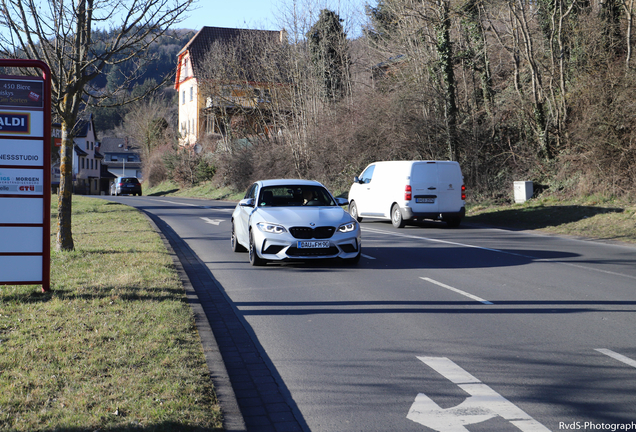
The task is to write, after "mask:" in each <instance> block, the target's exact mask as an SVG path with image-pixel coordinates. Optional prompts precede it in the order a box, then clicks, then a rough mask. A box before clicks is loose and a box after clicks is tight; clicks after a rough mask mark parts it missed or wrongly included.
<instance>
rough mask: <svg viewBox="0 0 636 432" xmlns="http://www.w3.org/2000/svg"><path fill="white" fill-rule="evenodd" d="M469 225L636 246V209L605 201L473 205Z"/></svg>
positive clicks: (546, 200)
mask: <svg viewBox="0 0 636 432" xmlns="http://www.w3.org/2000/svg"><path fill="white" fill-rule="evenodd" d="M466 222H475V223H481V224H486V225H492V226H499V227H505V228H512V229H526V230H539V231H542V232H546V233H552V234H565V235H572V236H577V237H585V238H593V239H599V240H609V241H621V242H627V243H636V205H634V204H633V203H630V202H627V201H620V200H615V199H610V198H602V197H593V196H591V197H586V198H581V199H577V200H567V201H561V200H559V199H557V198H555V197H546V198H539V199H532V200H529V201H526V202H525V203H523V204H512V205H503V206H494V205H472V206H470V207H469V209H468V212H467V217H466Z"/></svg>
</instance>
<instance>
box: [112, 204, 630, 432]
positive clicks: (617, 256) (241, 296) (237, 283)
mask: <svg viewBox="0 0 636 432" xmlns="http://www.w3.org/2000/svg"><path fill="white" fill-rule="evenodd" d="M108 199H111V200H116V201H118V202H122V203H125V204H128V205H132V206H135V207H138V208H140V209H142V210H143V211H145V212H147V213H149V214H152V215H154V216H155V217H157V218H159V219H160V220H161V221H163V222H165V223H166V224H167V225H169V226H170V228H171V229H173V230H174V232H176V233H177V235H178V236H180V237H181V238H182V239H183V240H184V241H185V242H186V243H187V244H188V246H189V247H190V248H191V250H192V251H193V252H194V253H195V254H196V255H197V256H198V257H199V259H200V261H201V262H203V263H205V265H206V266H207V268H208V269H209V271H210V272H211V274H212V275H213V277H214V278H215V279H216V281H217V282H218V285H219V287H220V289H221V290H222V291H223V295H224V296H225V298H226V299H227V300H228V303H229V305H230V307H231V308H232V309H233V310H234V312H235V314H236V316H237V317H238V319H239V322H240V323H241V325H242V326H243V327H244V330H245V331H246V332H247V334H249V335H250V337H251V339H252V341H253V343H254V345H255V346H256V347H257V349H258V351H259V353H260V356H261V357H262V358H263V359H264V361H265V363H266V365H267V368H269V369H270V370H271V372H272V373H273V376H274V377H275V381H276V383H277V385H278V386H279V387H281V388H282V390H283V392H282V393H283V394H284V397H285V399H286V402H288V403H289V404H290V405H291V406H292V407H293V412H294V414H295V417H296V420H297V423H298V424H299V425H300V426H299V427H300V428H301V429H305V430H311V431H383V432H386V431H431V430H437V431H444V432H446V431H448V432H451V431H471V432H474V431H516V430H522V431H545V430H551V431H558V430H630V429H627V428H629V427H631V428H632V429H631V430H636V343H635V340H636V337H635V335H636V331H635V329H634V324H635V323H636V318H635V315H634V312H635V311H636V248H635V247H628V246H621V245H615V244H606V243H601V242H593V241H582V240H577V239H571V238H563V237H557V236H547V235H537V234H533V233H528V232H515V231H509V230H500V229H490V228H483V227H470V226H461V227H460V228H457V229H447V228H445V227H444V226H443V224H436V223H430V224H428V225H424V226H419V227H406V228H404V229H399V230H398V229H394V228H393V227H392V226H391V224H390V223H383V222H367V221H366V220H365V221H363V222H362V233H363V234H362V240H363V257H362V259H361V260H360V263H359V265H358V266H355V267H352V266H348V265H343V264H340V263H338V262H321V263H285V264H271V263H270V264H268V265H267V266H266V267H262V268H254V267H251V266H250V265H249V263H248V257H247V254H246V253H233V252H232V251H231V250H230V242H229V238H230V217H231V212H232V210H233V207H234V205H233V204H231V203H225V202H218V201H202V200H194V199H180V198H172V197H117V198H114V197H110V198H108ZM233 385H238V384H237V383H234V382H233ZM241 409H242V410H244V409H245V408H243V407H242V408H241ZM294 427H297V426H289V430H294ZM612 428H614V429H612ZM621 428H622V429H621ZM279 429H280V430H283V429H284V428H279ZM251 430H265V428H264V427H263V428H262V429H260V428H259V427H257V426H252V427H251Z"/></svg>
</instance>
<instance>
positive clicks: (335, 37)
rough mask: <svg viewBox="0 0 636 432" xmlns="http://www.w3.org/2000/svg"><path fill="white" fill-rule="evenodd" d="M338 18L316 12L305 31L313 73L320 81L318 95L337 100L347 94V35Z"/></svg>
mask: <svg viewBox="0 0 636 432" xmlns="http://www.w3.org/2000/svg"><path fill="white" fill-rule="evenodd" d="M341 21H342V20H341V19H340V17H339V16H338V14H336V13H335V12H333V11H330V10H328V9H323V10H322V11H320V17H319V18H318V21H317V22H316V23H315V24H314V25H313V27H312V28H311V30H310V31H309V32H308V33H307V39H308V41H309V51H310V55H311V60H312V62H313V64H314V68H315V73H316V75H317V76H318V78H319V80H320V81H321V82H322V95H321V96H322V98H323V99H324V100H327V101H338V100H340V99H342V98H343V97H344V96H345V95H346V93H347V84H348V82H349V79H348V78H349V66H350V58H349V54H348V50H347V35H346V34H345V32H344V29H343V28H342V24H341Z"/></svg>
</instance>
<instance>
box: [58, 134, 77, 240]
mask: <svg viewBox="0 0 636 432" xmlns="http://www.w3.org/2000/svg"><path fill="white" fill-rule="evenodd" d="M72 128H73V125H72V124H71V125H70V126H69V124H68V123H67V122H66V121H63V122H62V148H61V151H60V153H61V154H60V190H59V192H58V199H57V244H56V246H57V250H58V251H72V250H74V249H75V245H74V244H73V233H72V231H71V214H72V201H73V137H72V136H70V134H69V130H71V129H72Z"/></svg>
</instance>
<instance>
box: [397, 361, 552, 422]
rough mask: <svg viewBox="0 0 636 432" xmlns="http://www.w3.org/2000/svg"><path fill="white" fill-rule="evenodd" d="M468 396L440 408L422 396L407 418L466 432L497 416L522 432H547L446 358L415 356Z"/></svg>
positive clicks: (414, 404) (419, 395) (419, 396)
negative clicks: (476, 424)
mask: <svg viewBox="0 0 636 432" xmlns="http://www.w3.org/2000/svg"><path fill="white" fill-rule="evenodd" d="M418 359H420V360H421V361H422V362H424V364H426V365H428V366H429V367H431V368H432V369H434V370H435V371H437V372H438V373H440V374H442V375H443V376H444V377H445V378H447V379H448V380H450V381H451V382H452V383H454V384H457V385H458V386H459V388H461V389H462V390H464V391H465V392H466V393H468V394H469V395H470V396H469V397H468V398H466V400H464V402H462V403H460V404H459V405H457V406H455V407H451V408H441V407H440V406H439V405H437V404H436V403H435V402H433V400H431V398H429V397H428V396H426V395H425V394H424V393H420V394H418V395H417V397H416V398H415V402H414V403H413V405H412V406H411V409H410V410H409V413H408V415H407V416H406V418H408V419H409V420H412V421H414V422H416V423H419V424H421V425H424V426H426V427H429V428H431V429H433V430H436V431H438V432H469V431H468V429H466V428H465V427H464V426H466V425H471V424H475V423H481V422H483V421H486V420H489V419H491V418H494V417H497V416H500V417H503V418H504V419H506V420H508V421H510V423H512V424H513V425H515V426H516V427H517V428H518V429H519V430H521V431H523V432H546V431H547V432H550V429H547V428H546V427H545V426H543V425H542V424H541V423H539V422H537V421H536V420H534V419H533V418H532V417H530V416H529V415H528V414H526V413H525V412H524V411H522V410H521V409H520V408H518V407H517V406H515V405H514V404H512V403H511V402H509V401H508V400H507V399H505V398H504V397H502V396H501V395H500V394H499V393H497V392H495V391H494V390H493V389H491V388H490V387H488V386H487V385H486V384H483V383H482V382H481V381H479V380H478V379H477V378H475V377H474V376H472V375H471V374H469V373H468V372H466V371H465V370H464V369H462V368H460V367H459V366H457V365H456V364H455V363H454V362H452V361H451V360H449V359H447V358H445V357H418Z"/></svg>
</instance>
